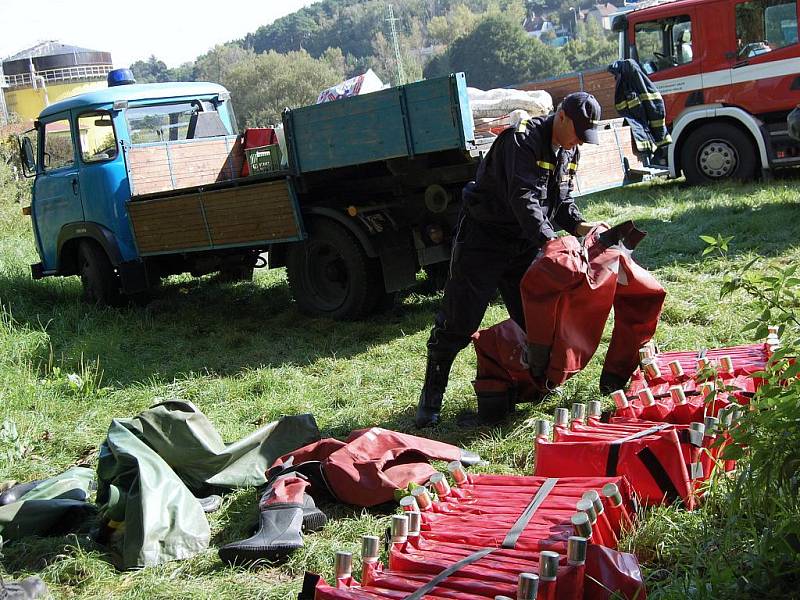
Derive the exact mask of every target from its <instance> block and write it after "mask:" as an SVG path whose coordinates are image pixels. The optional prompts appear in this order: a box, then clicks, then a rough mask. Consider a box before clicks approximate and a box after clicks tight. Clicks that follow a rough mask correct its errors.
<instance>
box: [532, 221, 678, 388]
mask: <svg viewBox="0 0 800 600" xmlns="http://www.w3.org/2000/svg"><path fill="white" fill-rule="evenodd" d="M644 235H645V234H644V233H642V232H640V231H638V230H636V229H635V227H634V226H633V223H632V222H626V223H623V224H620V225H618V226H616V227H614V228H612V229H609V230H606V229H605V228H604V227H597V228H595V229H593V230H592V231H591V232H589V234H588V235H586V236H585V237H584V238H583V241H582V242H581V241H579V240H578V239H577V238H575V237H572V236H565V237H561V238H558V239H556V240H552V241H550V242H548V243H546V244H545V245H544V246H543V247H542V254H541V255H540V256H539V257H538V258H537V259H536V260H535V261H534V262H533V264H532V265H531V266H530V268H529V269H528V271H527V272H526V273H525V276H524V277H523V278H522V282H521V284H520V292H521V294H522V301H523V309H524V311H525V324H526V331H527V338H528V343H529V344H530V346H531V348H532V351H533V355H532V356H529V358H531V359H532V360H531V361H530V362H531V364H532V368H533V370H534V374H535V375H538V372H541V375H542V378H543V380H545V381H547V382H550V383H552V384H560V383H563V382H564V381H566V380H567V379H569V378H570V377H571V376H572V375H574V374H575V373H577V372H578V371H580V370H581V369H583V367H584V366H586V364H587V363H588V362H589V360H590V359H591V358H592V356H593V355H594V353H595V351H596V350H597V346H598V345H599V343H600V338H601V336H602V333H603V327H604V325H605V322H606V319H607V317H608V315H609V313H610V311H611V309H612V307H613V309H614V330H613V332H612V335H611V343H610V344H609V348H608V352H607V353H606V359H605V363H604V367H603V370H604V372H609V373H613V374H614V375H616V376H618V377H620V378H621V379H624V380H627V379H628V378H629V377H630V375H631V374H632V373H633V371H634V370H635V368H636V362H637V352H638V349H639V348H640V347H641V346H642V345H643V344H644V343H646V342H647V341H649V340H650V338H651V337H652V336H653V334H654V333H655V330H656V325H657V323H658V317H659V315H660V314H661V307H662V305H663V303H664V298H665V296H666V292H665V291H664V289H663V288H662V287H661V285H660V284H659V283H658V282H657V281H656V280H655V278H654V277H653V276H652V275H651V274H650V273H648V272H647V271H646V270H645V269H643V268H642V267H641V266H639V265H638V264H637V263H636V262H635V261H634V260H633V258H632V256H631V250H632V249H633V248H635V247H636V245H637V244H638V243H639V242H640V241H641V239H642V238H643V237H644Z"/></svg>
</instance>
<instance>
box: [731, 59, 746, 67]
mask: <svg viewBox="0 0 800 600" xmlns="http://www.w3.org/2000/svg"><path fill="white" fill-rule="evenodd" d="M749 64H750V61H749V60H743V61H742V62H738V63H736V64H735V65H733V66H732V67H731V68H732V69H738V68H740V67H746V66H747V65H749Z"/></svg>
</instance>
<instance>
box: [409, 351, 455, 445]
mask: <svg viewBox="0 0 800 600" xmlns="http://www.w3.org/2000/svg"><path fill="white" fill-rule="evenodd" d="M455 358H456V357H455V355H454V354H453V355H437V354H433V353H428V364H427V366H426V368H425V384H424V385H423V386H422V392H421V393H420V395H419V404H418V405H417V416H416V418H415V419H414V424H415V425H416V426H417V427H418V428H419V429H421V428H423V427H434V426H436V425H438V424H439V414H440V413H441V412H442V400H443V399H444V391H445V389H447V381H448V380H449V379H450V368H451V367H452V366H453V361H454V360H455Z"/></svg>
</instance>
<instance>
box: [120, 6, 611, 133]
mask: <svg viewBox="0 0 800 600" xmlns="http://www.w3.org/2000/svg"><path fill="white" fill-rule="evenodd" d="M565 11H566V16H565V14H564V12H565ZM569 15H570V13H569V11H568V7H566V5H562V4H561V3H555V2H553V3H552V4H551V3H549V0H548V1H547V2H542V1H541V0H536V1H534V0H526V1H523V0H437V1H432V0H408V1H407V2H398V3H396V5H395V7H394V17H395V21H394V24H395V30H396V39H397V50H396V49H395V45H394V38H393V36H392V28H391V24H390V23H389V22H388V20H387V19H388V16H389V13H388V10H387V5H386V4H385V3H384V2H383V0H323V1H322V2H317V3H314V4H312V5H310V6H308V7H306V8H303V9H301V10H299V11H297V12H295V13H292V14H290V15H287V16H285V17H282V18H280V19H278V20H276V21H275V22H274V23H271V24H269V25H265V26H262V27H259V28H258V29H257V30H255V31H254V32H253V33H250V34H248V35H246V36H245V37H244V38H243V39H240V40H232V41H231V42H229V43H227V44H224V45H220V46H217V47H215V48H213V49H212V50H211V51H209V52H208V53H206V54H204V55H202V56H199V57H197V59H196V60H195V61H193V62H192V63H187V64H185V65H182V66H180V67H178V68H177V69H168V68H167V66H166V65H165V64H164V63H163V62H162V61H160V60H158V58H157V57H155V56H151V57H150V58H149V59H147V60H142V61H137V62H135V63H134V64H133V65H132V69H133V71H134V74H135V75H136V77H137V80H138V81H140V82H149V81H168V80H196V81H199V80H210V81H216V82H219V83H222V84H224V85H226V86H227V87H228V88H229V89H230V90H231V92H232V93H233V95H234V99H235V100H236V101H237V106H238V109H237V114H238V116H239V118H240V121H241V123H240V124H242V125H251V126H252V125H259V124H260V125H264V124H268V123H270V122H275V121H276V120H278V119H279V115H280V110H281V109H282V108H283V107H285V106H289V107H295V106H300V105H303V104H308V103H310V102H313V101H314V100H315V99H316V93H318V92H319V91H321V90H322V89H324V88H326V87H328V86H330V85H333V84H335V83H338V82H339V81H342V80H344V79H346V78H348V77H351V76H353V75H355V74H359V73H363V72H364V71H366V70H367V69H368V68H371V69H373V70H374V71H375V72H376V73H377V74H378V76H379V77H381V79H382V80H383V81H384V82H386V83H390V84H398V83H402V82H408V81H415V80H418V79H422V78H423V77H434V76H437V75H444V74H447V73H450V72H458V71H463V72H465V73H466V74H467V79H468V81H469V82H470V84H471V85H473V86H475V87H482V88H492V87H503V86H509V85H513V84H515V83H521V82H524V81H532V80H536V79H542V78H546V77H554V76H558V75H561V74H564V73H567V72H572V71H576V70H582V69H587V68H594V67H604V66H605V65H607V64H608V63H609V62H610V61H611V60H613V59H614V58H615V56H616V52H617V42H616V41H615V40H613V39H611V37H610V36H609V34H608V33H607V32H604V31H602V30H601V29H600V28H599V26H598V25H596V24H595V22H594V21H591V20H589V21H586V22H585V23H584V22H580V23H577V24H576V25H574V24H572V23H571V22H570V24H569V27H566V28H565V27H561V29H559V28H558V27H560V26H559V25H558V24H559V23H560V22H564V23H567V21H568V19H569V18H570V17H569ZM545 20H548V21H549V22H550V23H554V24H555V28H554V29H551V30H549V31H548V32H546V33H545V34H542V33H541V32H540V31H539V32H534V31H533V28H534V27H535V26H541V23H543V22H544V21H545ZM556 32H560V34H563V35H562V37H561V38H558V39H560V40H561V41H560V42H559V43H563V46H562V47H555V45H553V44H554V43H555V40H556V39H557V38H556ZM533 33H537V35H533ZM567 38H569V40H568V41H566V43H564V40H566V39H567ZM398 53H399V56H400V65H398V61H397V56H398ZM398 67H402V69H400V68H398ZM401 71H402V76H403V78H404V79H403V81H402V82H401V81H400V77H401V75H400V73H401ZM276 90H280V91H279V92H276Z"/></svg>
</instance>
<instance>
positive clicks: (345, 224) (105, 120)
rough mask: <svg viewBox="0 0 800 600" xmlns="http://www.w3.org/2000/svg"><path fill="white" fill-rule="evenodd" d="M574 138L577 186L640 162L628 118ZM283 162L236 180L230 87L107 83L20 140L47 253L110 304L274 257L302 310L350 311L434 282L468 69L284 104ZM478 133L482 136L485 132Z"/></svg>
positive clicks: (467, 151) (454, 189) (37, 274)
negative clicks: (422, 277) (169, 280)
mask: <svg viewBox="0 0 800 600" xmlns="http://www.w3.org/2000/svg"><path fill="white" fill-rule="evenodd" d="M618 121H620V122H618V123H611V122H609V124H608V125H607V126H606V128H605V129H604V131H603V132H601V145H600V146H591V147H584V148H583V149H582V158H581V168H580V169H579V172H578V175H577V177H576V180H575V187H576V195H582V194H587V193H591V192H593V191H597V190H600V189H606V188H608V187H614V186H617V185H622V184H624V183H626V182H629V181H630V180H631V177H630V174H631V173H633V172H634V171H635V169H634V168H632V167H635V166H636V165H637V164H638V165H640V164H641V163H640V162H638V157H637V156H636V153H635V150H634V149H633V145H632V143H631V140H630V134H629V131H628V128H627V127H623V126H622V123H621V120H618ZM283 129H284V132H285V142H286V143H285V147H286V153H287V155H288V156H287V164H286V165H285V166H281V168H279V169H277V170H274V171H271V172H268V173H264V174H258V175H250V176H248V177H241V176H240V174H241V172H242V165H243V161H244V160H245V152H244V150H243V146H242V136H240V135H237V133H236V132H237V126H236V120H235V117H234V113H233V107H232V104H231V98H230V94H229V93H228V91H227V90H226V89H225V88H224V87H222V86H220V85H217V84H213V83H199V82H193V83H161V84H144V85H135V84H134V85H115V86H110V87H109V88H107V89H103V90H98V91H92V92H88V93H85V94H82V95H79V96H75V97H72V98H68V99H65V100H63V101H61V102H58V103H56V104H53V105H51V106H49V107H47V108H46V109H45V110H44V111H42V113H41V114H40V116H39V118H38V120H37V121H36V122H35V126H34V129H33V130H32V131H31V132H29V135H26V136H23V137H21V139H20V154H21V161H22V164H23V170H24V171H25V174H26V175H27V176H30V177H35V182H34V185H33V196H32V201H31V205H30V206H29V207H26V211H27V213H28V214H30V216H31V217H32V221H33V231H34V235H35V238H36V246H37V250H38V253H39V257H40V262H38V263H36V264H33V265H31V272H32V275H33V277H34V278H35V279H40V278H43V277H50V276H73V275H77V276H79V277H80V279H81V282H82V285H83V291H84V296H85V298H86V300H88V301H89V302H94V303H105V304H112V305H113V304H117V303H120V302H123V301H125V298H126V296H132V295H137V294H140V293H143V292H146V291H147V290H148V289H150V288H152V287H153V286H155V285H157V283H158V282H159V281H160V280H161V279H162V278H163V277H166V276H168V275H171V274H177V273H187V272H188V273H191V274H192V275H195V276H201V275H205V274H208V273H213V272H219V273H220V275H221V276H222V278H223V279H228V280H239V279H247V278H251V277H252V274H253V269H254V267H256V266H257V265H258V266H262V258H261V257H262V256H263V254H264V253H265V252H266V253H267V257H268V258H267V261H268V266H269V267H270V268H275V267H286V270H287V275H288V280H289V285H290V287H291V291H292V295H293V297H294V299H295V301H296V302H297V304H298V306H299V307H300V309H301V310H303V311H304V312H306V313H309V314H312V315H317V316H325V317H329V318H334V319H356V318H359V317H362V316H365V315H367V314H369V313H371V312H373V311H374V310H376V309H379V308H381V307H383V306H385V305H386V304H387V301H389V300H391V298H392V297H393V295H394V293H395V292H397V291H399V290H402V289H404V288H407V287H409V286H411V285H413V284H414V283H415V282H416V278H417V273H418V272H419V271H420V269H425V270H426V271H428V274H429V276H432V277H434V278H435V279H439V280H441V278H442V277H443V276H445V275H446V272H447V265H448V260H449V258H450V241H451V236H452V232H453V230H454V229H455V224H456V221H457V218H458V213H459V208H460V200H461V189H462V188H463V186H464V184H465V183H466V182H468V181H469V180H471V179H472V178H473V177H474V175H475V171H476V168H477V165H478V163H479V161H480V157H481V156H482V155H483V154H484V153H485V152H486V151H487V150H488V148H489V147H490V146H491V138H479V139H478V140H477V141H476V135H475V126H474V123H473V118H472V112H471V110H470V105H469V98H468V95H467V87H466V81H465V78H464V74H463V73H458V74H453V75H450V76H449V77H441V78H436V79H430V80H426V81H419V82H416V83H411V84H407V85H403V86H399V87H395V88H390V89H386V90H382V91H379V92H374V93H371V94H366V95H363V96H356V97H352V98H345V99H342V100H338V101H336V102H330V103H325V104H318V105H314V106H306V107H302V108H297V109H293V110H288V109H287V110H286V111H285V112H284V114H283ZM482 140H486V141H482Z"/></svg>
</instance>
